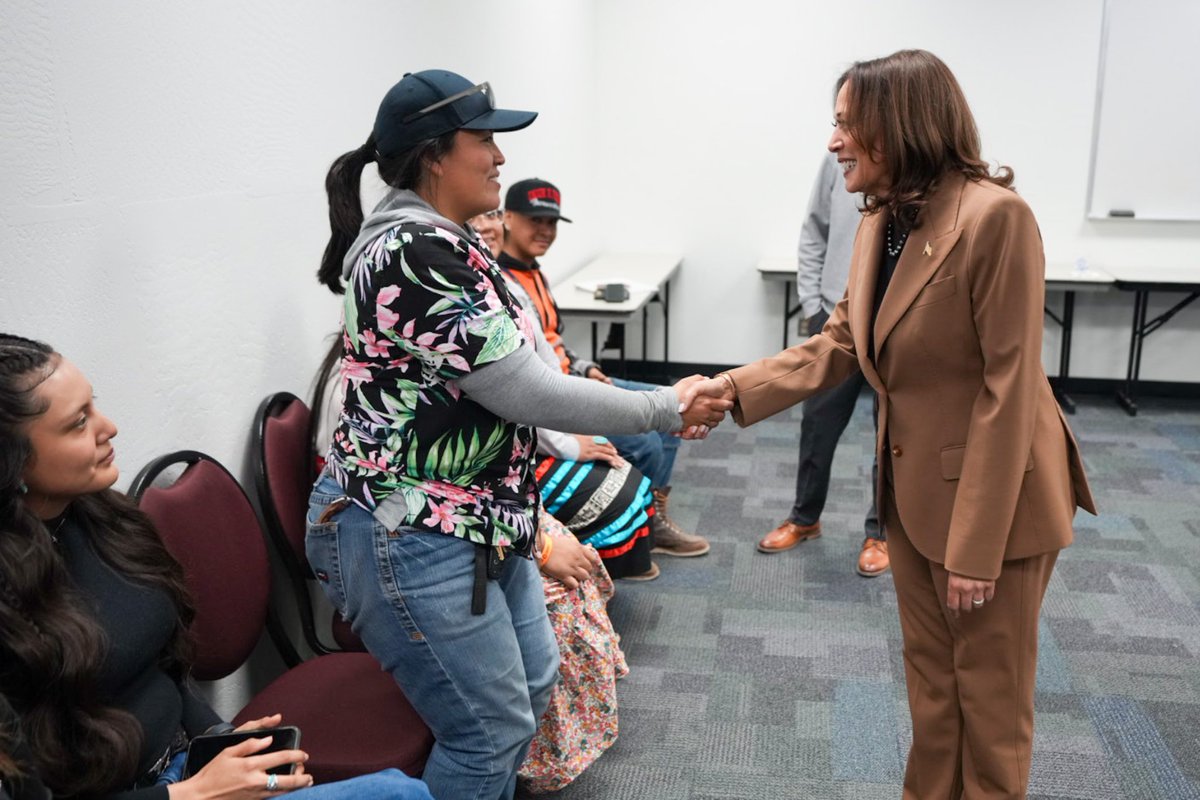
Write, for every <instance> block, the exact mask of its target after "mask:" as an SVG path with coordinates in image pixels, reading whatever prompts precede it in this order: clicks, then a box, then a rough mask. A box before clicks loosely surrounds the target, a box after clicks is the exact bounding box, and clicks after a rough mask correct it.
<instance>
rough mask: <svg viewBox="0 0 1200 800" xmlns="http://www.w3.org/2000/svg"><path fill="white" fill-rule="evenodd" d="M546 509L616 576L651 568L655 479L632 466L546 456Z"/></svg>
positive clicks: (542, 466)
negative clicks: (613, 465)
mask: <svg viewBox="0 0 1200 800" xmlns="http://www.w3.org/2000/svg"><path fill="white" fill-rule="evenodd" d="M537 482H538V489H539V490H540V491H541V495H542V505H543V506H544V507H545V509H546V511H547V512H548V513H550V514H552V515H553V516H554V517H556V518H557V519H559V520H561V521H562V522H563V524H565V525H566V526H567V529H568V530H569V531H571V533H573V534H575V538H577V539H579V541H581V542H583V543H584V544H589V545H591V546H592V547H594V548H596V552H598V553H599V554H600V558H601V559H603V561H604V566H605V568H606V569H607V570H608V572H609V574H610V575H611V576H612V577H614V578H623V577H625V576H627V575H640V574H642V573H644V572H646V571H647V570H649V569H650V548H651V547H652V546H653V543H652V541H651V537H650V517H651V516H653V515H654V496H653V495H652V494H651V493H650V479H649V478H647V477H645V476H644V475H642V473H640V472H638V471H637V470H636V469H634V468H633V467H632V466H631V465H630V464H629V463H628V462H626V464H625V466H623V467H621V468H619V469H618V468H615V467H611V466H609V465H608V464H606V463H604V462H603V461H563V460H561V459H557V458H553V457H546V458H544V459H542V460H541V462H540V463H539V464H538V467H537Z"/></svg>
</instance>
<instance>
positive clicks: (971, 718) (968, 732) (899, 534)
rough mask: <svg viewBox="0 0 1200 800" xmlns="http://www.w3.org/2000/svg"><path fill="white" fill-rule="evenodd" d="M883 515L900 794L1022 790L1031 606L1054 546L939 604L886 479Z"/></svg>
mask: <svg viewBox="0 0 1200 800" xmlns="http://www.w3.org/2000/svg"><path fill="white" fill-rule="evenodd" d="M880 511H881V517H882V521H883V524H884V529H885V530H886V531H887V537H888V554H889V555H890V556H891V562H892V571H893V573H894V574H895V584H896V594H897V596H898V600H899V603H898V605H899V609H900V627H901V630H902V631H903V633H904V672H905V678H906V680H907V683H908V704H909V713H910V714H911V715H912V723H913V730H914V731H920V732H921V735H919V736H915V737H914V739H913V746H912V750H911V751H910V752H909V755H908V768H907V769H906V771H905V775H904V800H959V798H963V800H985V799H986V800H999V798H1005V799H1006V800H1007V799H1008V798H1024V797H1025V787H1026V784H1027V783H1028V781H1029V759H1030V754H1031V752H1032V750H1033V689H1034V678H1035V676H1036V674H1037V636H1038V612H1039V611H1040V610H1041V607H1042V597H1043V596H1044V595H1045V593H1046V585H1047V584H1048V583H1049V582H1050V573H1051V571H1052V570H1053V569H1054V562H1055V561H1056V560H1057V559H1058V551H1052V552H1049V553H1041V554H1039V555H1036V556H1029V557H1028V558H1021V559H1015V560H1012V561H1005V562H1004V566H1003V568H1002V569H1001V571H1000V577H999V578H998V579H997V580H996V593H995V596H994V597H993V598H992V600H991V601H990V602H988V603H986V604H985V605H984V606H982V607H981V608H979V609H976V610H974V611H971V612H970V613H959V614H957V615H956V614H954V613H953V612H951V611H950V609H949V608H947V607H946V583H947V580H948V578H949V573H947V572H946V568H945V567H944V566H943V565H942V564H938V563H937V562H934V561H930V560H929V559H927V558H925V557H924V556H922V555H921V554H920V553H919V552H918V551H917V549H916V548H915V547H914V546H913V544H912V541H911V540H910V539H909V537H908V534H907V533H906V532H905V530H904V526H903V525H902V524H901V523H900V517H899V516H898V515H897V514H896V498H895V495H894V494H893V492H892V489H891V486H890V485H889V486H888V489H887V491H886V492H885V500H884V502H883V504H882V508H881V509H880Z"/></svg>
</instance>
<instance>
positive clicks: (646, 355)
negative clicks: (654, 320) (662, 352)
mask: <svg viewBox="0 0 1200 800" xmlns="http://www.w3.org/2000/svg"><path fill="white" fill-rule="evenodd" d="M649 310H650V304H649V303H647V304H646V305H644V306H642V361H649V360H650V354H649V353H647V352H646V319H647V315H646V312H647V311H649Z"/></svg>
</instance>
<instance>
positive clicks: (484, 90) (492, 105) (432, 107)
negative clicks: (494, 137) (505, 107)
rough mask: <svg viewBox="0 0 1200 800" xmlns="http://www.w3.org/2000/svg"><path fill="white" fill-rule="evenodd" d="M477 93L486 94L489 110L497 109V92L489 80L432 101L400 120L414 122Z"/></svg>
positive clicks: (405, 122)
mask: <svg viewBox="0 0 1200 800" xmlns="http://www.w3.org/2000/svg"><path fill="white" fill-rule="evenodd" d="M477 94H482V95H483V96H484V99H486V100H487V107H488V110H489V111H495V110H496V94H495V92H493V91H492V85H491V84H490V83H488V82H487V81H484V82H483V83H477V84H475V85H474V86H472V87H471V88H470V89H464V90H463V91H461V92H458V93H457V94H452V95H450V96H449V97H445V98H443V99H441V100H438V101H437V102H436V103H431V104H429V105H427V106H425V107H424V108H419V109H417V110H416V111H414V112H412V113H411V114H409V115H408V116H406V117H404V119H402V120H400V122H401V123H404V124H407V123H409V122H412V121H413V120H416V119H420V118H421V117H423V116H425V115H426V114H429V113H430V112H433V111H437V110H438V109H439V108H445V107H446V106H448V105H450V104H452V103H457V102H458V101H459V100H462V99H463V98H464V97H471V96H473V95H477Z"/></svg>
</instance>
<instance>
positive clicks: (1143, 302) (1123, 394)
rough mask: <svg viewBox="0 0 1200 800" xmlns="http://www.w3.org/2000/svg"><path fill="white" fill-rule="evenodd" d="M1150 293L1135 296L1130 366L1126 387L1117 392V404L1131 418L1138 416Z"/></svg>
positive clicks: (1130, 340)
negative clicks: (1143, 346) (1138, 383)
mask: <svg viewBox="0 0 1200 800" xmlns="http://www.w3.org/2000/svg"><path fill="white" fill-rule="evenodd" d="M1149 303H1150V292H1149V291H1147V290H1145V289H1139V290H1137V291H1136V292H1134V294H1133V330H1132V332H1131V333H1130V336H1129V366H1128V368H1127V369H1126V371H1125V386H1124V388H1123V389H1122V390H1120V391H1118V392H1117V403H1119V404H1120V405H1121V407H1122V408H1124V409H1125V411H1126V412H1127V413H1128V414H1129V416H1131V417H1136V416H1137V398H1136V393H1137V381H1138V373H1139V372H1141V369H1142V342H1143V341H1144V340H1145V338H1146V333H1145V328H1146V308H1147V306H1148V305H1149Z"/></svg>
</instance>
